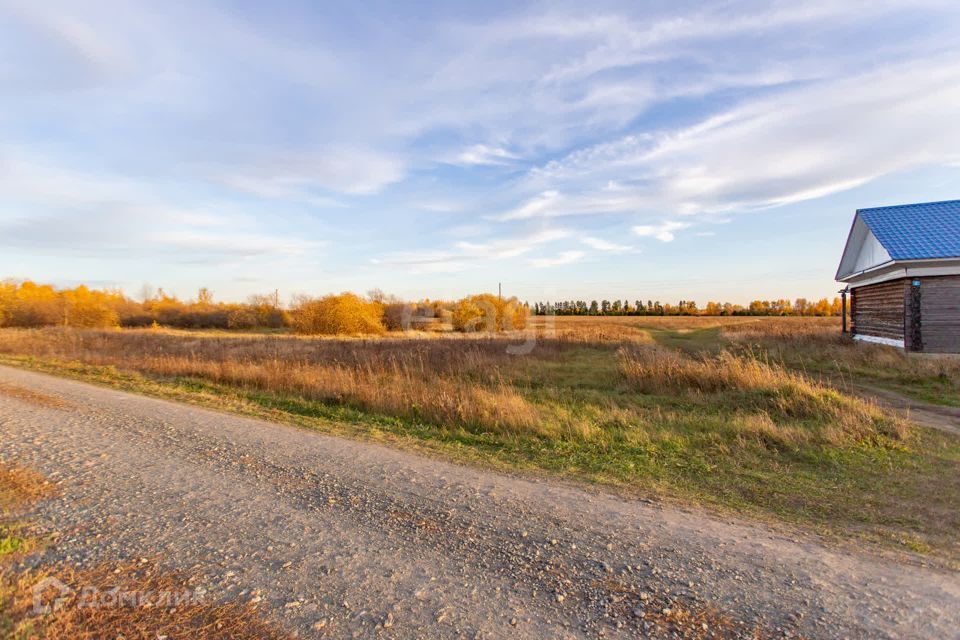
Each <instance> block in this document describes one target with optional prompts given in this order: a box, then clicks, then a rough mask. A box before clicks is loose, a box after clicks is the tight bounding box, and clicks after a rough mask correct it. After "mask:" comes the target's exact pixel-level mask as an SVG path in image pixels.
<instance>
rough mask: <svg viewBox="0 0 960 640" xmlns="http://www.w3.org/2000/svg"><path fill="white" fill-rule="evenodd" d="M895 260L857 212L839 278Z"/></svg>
mask: <svg viewBox="0 0 960 640" xmlns="http://www.w3.org/2000/svg"><path fill="white" fill-rule="evenodd" d="M892 261H893V258H891V257H890V253H889V252H888V251H887V250H886V249H885V248H884V247H883V245H882V244H881V243H880V241H879V240H877V237H876V236H875V235H874V234H873V232H872V231H871V230H870V228H869V227H868V226H867V225H866V223H865V222H864V221H863V218H861V217H860V215H859V214H857V215H856V216H855V217H854V219H853V227H852V228H851V229H850V236H849V237H848V238H847V246H846V247H845V248H844V250H843V257H842V258H841V259H840V267H839V268H838V269H837V280H842V279H844V278H846V277H848V276H850V275H853V274H855V273H862V272H863V271H866V270H868V269H873V268H875V267H879V266H881V265H884V264H888V263H890V262H892Z"/></svg>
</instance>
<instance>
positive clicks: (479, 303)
mask: <svg viewBox="0 0 960 640" xmlns="http://www.w3.org/2000/svg"><path fill="white" fill-rule="evenodd" d="M452 322H453V328H454V329H456V330H457V331H464V332H472V331H491V332H492V331H507V330H514V329H517V330H519V329H523V328H524V327H526V326H527V309H526V308H525V307H524V306H523V305H521V304H520V303H519V301H517V299H516V298H509V299H507V300H501V299H500V298H499V297H497V296H495V295H492V294H489V293H483V294H480V295H476V296H470V297H468V298H464V299H463V300H460V301H459V302H458V303H457V304H456V305H455V306H454V308H453V317H452Z"/></svg>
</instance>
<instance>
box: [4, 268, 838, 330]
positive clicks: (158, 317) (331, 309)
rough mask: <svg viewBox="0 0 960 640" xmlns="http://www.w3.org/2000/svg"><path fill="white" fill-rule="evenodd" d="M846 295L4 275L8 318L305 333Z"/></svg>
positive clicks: (813, 311)
mask: <svg viewBox="0 0 960 640" xmlns="http://www.w3.org/2000/svg"><path fill="white" fill-rule="evenodd" d="M840 310H841V303H840V299H839V298H835V299H834V300H832V301H831V300H827V299H826V298H823V299H821V300H816V301H808V300H806V299H805V298H798V299H797V300H794V301H792V302H791V301H789V300H773V301H767V300H755V301H753V302H751V303H750V304H749V305H747V306H741V305H736V304H731V303H720V302H709V303H707V305H706V306H704V307H703V308H700V307H698V306H697V303H696V302H693V301H689V300H681V301H680V302H679V303H678V304H676V305H673V304H661V303H660V302H659V301H657V302H654V301H652V300H648V301H646V302H643V301H642V300H635V301H633V302H630V301H628V300H613V301H610V300H602V301H599V302H598V301H596V300H594V301H591V302H589V303H587V302H586V301H582V300H577V301H564V302H536V303H534V304H533V305H530V304H528V303H526V302H520V301H519V300H517V299H516V298H501V297H500V296H496V295H493V294H478V295H471V296H466V297H464V298H461V299H459V300H452V301H451V300H421V301H419V302H407V301H404V300H400V299H398V298H395V297H393V296H388V295H386V294H384V293H383V292H382V291H380V290H377V289H375V290H373V291H370V292H368V293H367V295H366V296H360V295H357V294H354V293H349V292H348V293H342V294H338V295H328V296H323V297H311V296H296V297H295V298H294V299H293V303H292V304H291V305H289V306H285V305H283V304H281V302H280V297H279V295H278V294H277V292H273V293H269V294H261V295H252V296H250V297H249V298H248V299H247V301H246V302H239V303H237V302H233V303H227V302H217V301H216V300H214V296H213V293H212V292H211V291H210V290H209V289H207V288H201V289H200V290H199V291H198V292H197V296H196V298H193V299H190V300H181V299H180V298H178V297H177V296H175V295H173V294H170V293H167V292H166V291H164V290H163V289H156V290H153V289H151V288H145V289H144V291H143V293H142V295H141V299H140V300H133V299H131V298H129V297H127V296H126V295H125V294H124V293H123V292H122V291H121V290H119V289H102V290H98V289H91V288H89V287H86V286H84V285H80V286H78V287H75V288H72V289H69V288H62V289H58V288H56V287H54V286H52V285H49V284H37V283H35V282H32V281H30V280H27V281H23V282H15V281H10V280H7V281H2V282H0V327H45V326H66V327H81V328H104V327H161V326H162V327H172V328H179V329H224V330H248V331H249V330H282V329H290V330H292V331H294V332H297V333H304V334H363V333H366V334H371V333H372V334H376V333H383V332H386V331H407V330H411V329H412V330H430V331H443V330H452V331H463V332H470V331H508V330H513V329H523V328H524V327H525V326H526V322H527V317H528V316H529V315H531V314H533V315H551V314H552V315H560V316H565V315H583V316H650V315H661V316H681V315H690V316H722V315H753V316H788V315H794V316H829V315H839V314H840Z"/></svg>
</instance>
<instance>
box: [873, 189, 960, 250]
mask: <svg viewBox="0 0 960 640" xmlns="http://www.w3.org/2000/svg"><path fill="white" fill-rule="evenodd" d="M857 214H858V215H859V216H860V217H861V218H862V219H863V221H864V222H865V223H866V225H867V226H868V227H869V228H870V231H872V232H873V235H875V236H876V237H877V240H879V241H880V244H882V245H883V248H884V249H886V250H887V253H889V254H890V257H891V258H893V259H894V260H926V259H930V258H957V257H960V200H947V201H944V202H925V203H921V204H901V205H897V206H893V207H875V208H872V209H858V210H857Z"/></svg>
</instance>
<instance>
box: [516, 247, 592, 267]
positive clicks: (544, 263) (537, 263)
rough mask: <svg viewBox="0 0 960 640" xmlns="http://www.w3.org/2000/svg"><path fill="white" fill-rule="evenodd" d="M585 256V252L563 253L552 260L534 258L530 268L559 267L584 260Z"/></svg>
mask: <svg viewBox="0 0 960 640" xmlns="http://www.w3.org/2000/svg"><path fill="white" fill-rule="evenodd" d="M585 255H587V254H586V253H584V252H583V251H562V252H560V253H559V254H557V255H556V256H554V257H552V258H534V259H532V260H530V266H532V267H534V268H537V269H543V268H546V267H558V266H560V265H564V264H570V263H572V262H577V261H579V260H582V259H583V257H584V256H585Z"/></svg>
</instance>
